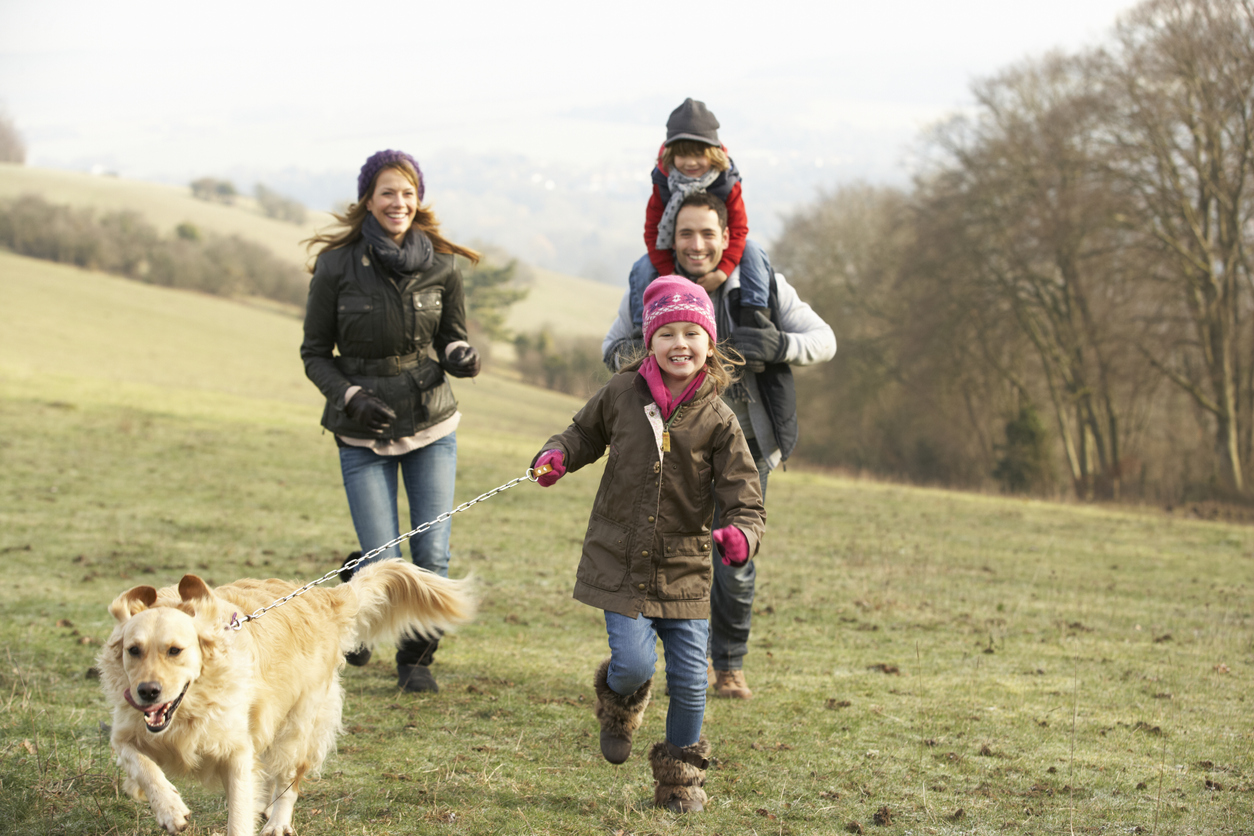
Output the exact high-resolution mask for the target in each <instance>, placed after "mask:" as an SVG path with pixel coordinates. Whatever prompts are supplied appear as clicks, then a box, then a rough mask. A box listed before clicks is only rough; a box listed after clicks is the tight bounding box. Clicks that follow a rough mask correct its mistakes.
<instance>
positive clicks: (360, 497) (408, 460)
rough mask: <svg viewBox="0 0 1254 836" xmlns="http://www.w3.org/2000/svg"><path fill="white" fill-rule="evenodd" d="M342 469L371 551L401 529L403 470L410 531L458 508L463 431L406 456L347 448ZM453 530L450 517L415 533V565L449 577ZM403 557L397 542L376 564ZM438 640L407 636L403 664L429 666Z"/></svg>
mask: <svg viewBox="0 0 1254 836" xmlns="http://www.w3.org/2000/svg"><path fill="white" fill-rule="evenodd" d="M340 471H341V472H342V473H343V475H344V492H345V493H346V494H347V495H348V510H349V512H350V513H351V514H352V515H353V527H354V528H355V529H357V542H358V543H360V544H361V550H362V552H363V553H366V552H370V551H373V550H374V549H376V548H378V547H379V546H382V545H383V544H384V543H387V542H389V541H391V540H395V539H396V538H397V537H398V536H399V535H400V533H401V532H400V518H399V514H398V512H397V488H398V480H397V472H398V471H399V473H400V476H401V478H402V479H404V483H405V495H406V497H407V498H408V500H409V523H410V524H409V529H414V528H417V527H418V526H419V525H421V524H422V523H424V522H429V521H431V520H433V519H435V518H436V517H438V516H440V515H441V514H444V513H446V512H448V511H451V510H452V508H453V487H454V483H455V481H456V477H457V433H455V432H452V433H449V434H448V435H446V436H444V437H443V438H440V439H437V440H436V441H434V442H432V443H431V444H428V445H427V446H426V447H420V448H418V449H417V450H411V451H410V452H408V453H405V454H404V455H400V456H380V455H379V454H378V453H376V452H374V451H373V450H370V449H368V448H365V447H347V446H345V447H341V448H340ZM409 529H407V530H409ZM452 529H453V524H452V521H451V520H445V521H444V522H442V523H440V524H439V525H435V526H432V527H431V528H428V529H427V530H426V531H424V532H423V533H421V534H417V535H415V536H414V537H411V538H410V540H409V551H410V554H411V555H412V557H413V561H414V564H415V565H416V566H421V567H422V568H423V569H429V570H430V571H432V572H435V573H436V574H437V575H440V576H441V577H445V578H447V577H448V561H449V547H448V540H449V532H451V531H452ZM400 556H401V547H400V545H395V546H393V547H392V548H390V549H388V550H387V551H385V552H383V553H382V554H379V555H378V556H376V557H375V558H374V559H373V560H372V561H371V562H374V560H382V559H384V558H387V557H400ZM438 644H439V641H438V639H437V640H427V639H418V640H413V639H404V640H402V641H401V643H400V646H399V648H398V649H397V653H396V661H397V664H402V665H414V664H424V665H428V664H430V663H431V656H432V654H434V653H435V648H436V647H437V646H438Z"/></svg>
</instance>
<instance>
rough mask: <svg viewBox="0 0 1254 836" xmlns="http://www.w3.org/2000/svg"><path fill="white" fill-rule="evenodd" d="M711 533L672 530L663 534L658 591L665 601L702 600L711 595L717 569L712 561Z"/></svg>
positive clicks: (658, 571)
mask: <svg viewBox="0 0 1254 836" xmlns="http://www.w3.org/2000/svg"><path fill="white" fill-rule="evenodd" d="M710 539H711V538H710V535H708V534H702V535H695V536H688V535H682V534H669V535H666V536H665V537H663V541H662V542H663V548H664V549H665V550H666V551H665V554H663V555H662V561H661V563H660V564H659V565H658V568H657V594H658V598H660V599H662V600H663V601H699V600H701V599H703V598H708V597H709V595H710V581H711V578H712V577H713V574H714V570H713V566H712V565H711V563H710Z"/></svg>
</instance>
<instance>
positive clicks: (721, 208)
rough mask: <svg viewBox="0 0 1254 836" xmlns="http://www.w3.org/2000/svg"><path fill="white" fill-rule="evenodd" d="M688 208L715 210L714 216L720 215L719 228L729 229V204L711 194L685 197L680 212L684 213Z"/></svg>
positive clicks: (699, 193) (695, 193) (680, 205)
mask: <svg viewBox="0 0 1254 836" xmlns="http://www.w3.org/2000/svg"><path fill="white" fill-rule="evenodd" d="M687 206H701V207H704V208H706V209H713V210H714V214H715V215H718V228H719V229H720V230H723V229H727V204H726V203H724V202H723V201H722V200H720V199H719V198H717V197H715V196H714V195H712V194H710V193H709V192H693V193H692V194H690V195H688V196H687V197H685V198H684V199H683V200H682V201H681V202H680V204H679V211H681V212H682V211H683V210H684V207H687Z"/></svg>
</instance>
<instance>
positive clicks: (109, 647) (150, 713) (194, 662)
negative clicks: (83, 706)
mask: <svg viewBox="0 0 1254 836" xmlns="http://www.w3.org/2000/svg"><path fill="white" fill-rule="evenodd" d="M166 592H167V591H166V590H163V591H162V594H161V595H158V593H157V590H155V589H153V588H152V587H151V586H137V587H135V588H133V589H130V590H127V591H126V592H123V593H122V594H121V595H119V596H118V597H117V598H115V599H114V600H113V603H112V604H110V605H109V612H110V614H112V615H113V617H114V618H116V619H117V621H118V624H117V626H116V627H114V629H113V635H112V636H110V637H109V641H108V643H107V644H106V645H105V647H104V650H103V652H102V654H101V657H102V659H101V661H102V662H104V663H105V664H104V665H102V669H103V670H104V671H108V672H111V673H113V674H114V675H113V676H110V677H106V682H105V683H104V684H105V686H106V688H109V687H113V688H120V689H121V690H122V697H123V699H125V700H126V702H128V703H129V704H130V705H131V706H133V707H134V708H135V709H136V710H138V711H140V712H141V713H142V714H143V715H144V724H145V725H146V726H147V727H148V730H149V731H150V732H154V733H157V732H162V731H165V729H166V728H168V727H169V725H170V722H171V721H172V720H173V719H174V713H175V712H176V711H177V710H178V707H179V706H180V705H181V704H182V702H183V698H184V696H186V694H187V689H188V688H189V687H190V686H191V685H192V683H194V682H195V681H196V679H197V678H198V677H199V676H200V673H201V670H202V668H203V666H204V663H205V659H206V657H207V656H209V655H212V654H213V652H214V650H215V646H216V644H217V642H218V641H219V640H220V639H219V637H220V635H221V632H222V629H223V628H222V625H221V624H217V625H212V626H211V625H210V620H211V618H212V615H211V614H216V611H217V607H216V606H215V605H214V596H213V593H212V592H211V591H210V590H209V587H208V586H206V585H205V582H204V581H202V580H201V579H200V578H198V577H196V576H195V575H184V576H183V579H182V580H181V581H180V582H179V585H178V596H179V597H178V600H175V599H174V598H173V595H169V596H167V595H166ZM171 592H172V590H171ZM206 616H209V617H206ZM215 626H216V632H215V630H214V629H213V627H215ZM110 663H112V664H110ZM110 668H111V669H112V670H111V671H110ZM110 679H112V680H116V681H114V682H109V681H108V680H110Z"/></svg>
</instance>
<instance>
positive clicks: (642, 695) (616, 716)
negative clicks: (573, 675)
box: [592, 659, 653, 763]
mask: <svg viewBox="0 0 1254 836" xmlns="http://www.w3.org/2000/svg"><path fill="white" fill-rule="evenodd" d="M609 672H610V660H609V659H606V660H605V661H604V662H602V663H601V664H600V665H599V666H598V667H597V672H596V675H595V676H594V677H593V679H592V688H593V690H595V691H596V695H597V704H596V707H595V711H596V716H597V720H598V721H600V723H601V754H602V755H605V759H606V760H607V761H609V762H610V763H622V762H624V761H625V760H627V759H628V758H629V757H631V738H632V736H633V735H634V734H635V733H636V730H637V729H638V728H640V722H641V721H642V720H643V719H644V710H645V709H646V708H648V707H649V697H650V695H651V693H652V688H653V680H652V679H650V680H649V681H647V682H645V683H644V684H643V685H641V686H640V687H639V688H637V689H636V693H634V694H630V695H628V696H626V697H624V696H623V695H622V694H620V693H618V692H617V691H615V690H614V689H613V688H611V687H610V685H609V682H608V681H607V677H608V676H609Z"/></svg>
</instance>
